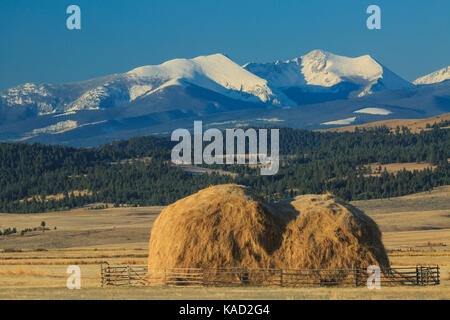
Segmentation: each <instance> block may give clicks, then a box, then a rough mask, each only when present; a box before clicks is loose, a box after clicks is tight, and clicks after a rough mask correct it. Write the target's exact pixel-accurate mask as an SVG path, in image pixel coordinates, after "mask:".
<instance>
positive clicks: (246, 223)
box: [148, 185, 389, 269]
mask: <svg viewBox="0 0 450 320" xmlns="http://www.w3.org/2000/svg"><path fill="white" fill-rule="evenodd" d="M149 250H150V254H149V261H148V266H149V269H155V268H165V267H167V268H215V267H247V268H307V269H320V268H354V267H357V266H358V267H361V268H365V267H367V266H369V265H372V264H375V265H379V266H381V267H388V266H389V261H388V258H387V255H386V252H385V250H384V247H383V244H382V242H381V233H380V231H379V229H378V227H377V225H376V224H375V222H374V221H373V220H372V219H370V218H369V217H368V216H366V215H365V214H364V213H362V212H361V211H359V210H358V209H356V208H354V207H352V206H350V205H348V204H345V203H343V202H341V201H339V200H338V199H336V198H335V197H333V196H332V195H305V196H299V197H297V198H295V199H293V200H290V201H283V202H280V203H277V204H273V205H269V204H266V203H264V201H262V199H260V198H258V197H257V196H255V195H254V194H252V192H251V191H250V190H249V189H248V188H247V187H243V186H238V185H219V186H214V187H209V188H207V189H204V190H201V191H199V192H198V193H196V194H193V195H191V196H189V197H186V198H184V199H181V200H179V201H177V202H175V203H173V204H172V205H170V206H168V207H167V208H165V209H164V210H163V211H162V212H161V214H160V216H159V217H158V219H157V220H156V221H155V224H154V226H153V229H152V233H151V238H150V248H149Z"/></svg>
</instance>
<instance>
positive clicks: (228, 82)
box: [127, 54, 289, 105]
mask: <svg viewBox="0 0 450 320" xmlns="http://www.w3.org/2000/svg"><path fill="white" fill-rule="evenodd" d="M127 75H129V76H135V77H137V78H139V79H141V80H146V79H148V81H149V82H150V83H152V82H153V79H155V80H156V82H157V83H158V84H160V86H164V84H166V83H167V82H169V81H174V80H176V81H177V82H178V83H190V84H194V85H196V86H199V87H202V88H206V89H209V90H211V91H215V92H217V93H220V94H223V95H226V96H229V97H231V98H234V99H239V100H249V101H252V102H264V103H271V104H275V105H280V104H282V103H289V101H288V100H287V99H286V98H285V97H281V99H279V98H278V97H277V96H276V95H275V94H274V93H273V92H272V90H271V89H270V88H269V87H268V85H267V81H266V80H264V79H261V78H260V77H258V76H256V75H254V74H252V73H250V72H248V71H247V70H245V69H244V68H242V67H241V66H239V65H238V64H236V63H235V62H233V61H231V60H230V59H228V58H227V57H225V56H224V55H222V54H214V55H210V56H200V57H197V58H194V59H175V60H171V61H168V62H165V63H163V64H161V65H158V66H145V67H140V68H136V69H134V70H131V71H130V72H128V73H127ZM161 81H162V82H163V83H161ZM155 89H158V88H157V85H155V88H152V89H151V90H152V91H153V92H154V90H155ZM280 100H281V101H280Z"/></svg>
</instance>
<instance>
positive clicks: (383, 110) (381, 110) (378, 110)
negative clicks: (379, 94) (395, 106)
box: [353, 108, 392, 116]
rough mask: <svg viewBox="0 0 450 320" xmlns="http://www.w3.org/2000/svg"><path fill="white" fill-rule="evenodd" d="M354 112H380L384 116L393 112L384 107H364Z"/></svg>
mask: <svg viewBox="0 0 450 320" xmlns="http://www.w3.org/2000/svg"><path fill="white" fill-rule="evenodd" d="M353 113H364V114H378V115H382V116H387V115H390V114H391V113H392V112H391V111H389V110H386V109H383V108H363V109H359V110H356V111H354V112H353Z"/></svg>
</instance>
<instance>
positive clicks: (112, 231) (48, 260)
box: [0, 186, 450, 299]
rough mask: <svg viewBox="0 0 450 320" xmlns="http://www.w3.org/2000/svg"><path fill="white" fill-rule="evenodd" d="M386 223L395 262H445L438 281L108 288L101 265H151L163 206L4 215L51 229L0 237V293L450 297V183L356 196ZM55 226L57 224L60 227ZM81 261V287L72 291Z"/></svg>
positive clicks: (9, 221) (9, 223) (3, 224)
mask: <svg viewBox="0 0 450 320" xmlns="http://www.w3.org/2000/svg"><path fill="white" fill-rule="evenodd" d="M352 204H353V205H355V206H357V207H359V208H360V209H362V210H364V211H365V212H366V213H367V214H369V215H370V216H371V217H372V218H373V219H374V220H375V221H376V222H377V223H378V224H379V226H380V228H381V230H382V232H383V241H384V243H385V246H386V248H387V249H388V250H389V257H390V260H391V263H392V265H393V266H416V265H418V264H420V265H437V264H438V265H439V266H440V267H441V285H439V286H436V287H390V288H389V287H383V288H382V289H381V290H376V291H375V290H372V291H371V290H368V289H367V288H275V287H274V288H253V287H252V288H143V287H141V288H101V287H100V264H101V263H103V262H109V263H111V264H145V263H146V257H147V255H148V240H149V236H150V230H151V226H152V224H153V222H154V221H155V219H156V217H157V216H158V214H159V212H160V211H161V210H162V207H141V208H109V209H101V210H87V208H81V209H76V210H71V211H67V212H54V213H46V214H28V215H23V214H0V229H2V230H3V229H5V228H9V227H16V228H17V230H19V231H20V230H22V229H25V228H34V227H38V226H39V225H40V224H41V222H42V221H45V222H46V227H47V228H48V230H46V231H42V230H36V231H32V232H27V233H25V234H24V235H22V236H21V235H20V234H14V235H9V236H0V299H89V298H90V299H198V298H201V299H450V279H449V274H450V247H449V246H450V186H446V187H440V188H436V189H435V190H433V191H431V192H425V193H420V194H415V195H410V196H405V197H400V198H392V199H380V200H368V201H355V202H353V203H352ZM55 227H56V230H55ZM71 264H75V265H79V266H80V268H81V272H82V284H81V285H82V289H81V290H68V289H66V279H67V277H68V275H67V274H66V268H67V266H68V265H71Z"/></svg>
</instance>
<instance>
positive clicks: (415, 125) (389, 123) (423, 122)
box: [319, 113, 450, 133]
mask: <svg viewBox="0 0 450 320" xmlns="http://www.w3.org/2000/svg"><path fill="white" fill-rule="evenodd" d="M447 120H450V113H446V114H441V115H439V116H435V117H431V118H425V119H392V120H383V121H376V122H370V123H366V124H360V125H352V126H343V127H339V128H330V129H325V130H319V131H333V132H354V131H355V129H356V128H358V129H370V128H377V127H381V126H385V127H387V128H390V129H391V130H395V129H396V128H397V127H408V128H409V129H410V130H411V132H413V133H419V132H420V131H422V130H429V129H428V128H427V124H429V125H433V124H435V123H440V122H442V121H447Z"/></svg>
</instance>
